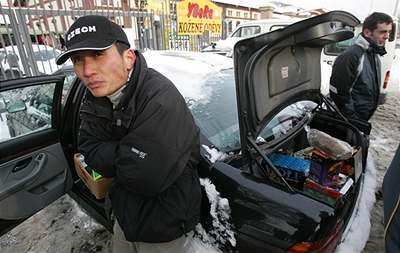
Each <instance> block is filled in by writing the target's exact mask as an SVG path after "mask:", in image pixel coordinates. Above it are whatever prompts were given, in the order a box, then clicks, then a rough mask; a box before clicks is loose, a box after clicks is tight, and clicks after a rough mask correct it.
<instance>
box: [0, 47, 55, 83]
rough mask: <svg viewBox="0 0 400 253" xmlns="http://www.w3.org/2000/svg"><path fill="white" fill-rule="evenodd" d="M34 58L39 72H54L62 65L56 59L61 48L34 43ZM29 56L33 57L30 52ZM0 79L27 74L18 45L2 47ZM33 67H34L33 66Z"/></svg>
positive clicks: (0, 51)
mask: <svg viewBox="0 0 400 253" xmlns="http://www.w3.org/2000/svg"><path fill="white" fill-rule="evenodd" d="M32 49H33V55H32V57H33V59H34V62H35V64H36V66H37V69H38V71H39V73H41V74H52V73H54V72H55V71H56V70H57V69H59V68H60V67H59V66H58V65H57V64H56V62H55V60H56V58H57V56H58V55H59V54H60V53H61V51H60V50H58V49H55V48H53V47H51V46H47V45H39V44H33V45H32ZM28 57H31V56H30V55H29V54H28ZM0 66H1V68H2V70H1V71H0V80H4V79H11V78H17V77H22V76H25V75H26V72H27V71H26V70H25V68H24V65H23V64H22V59H21V56H20V52H19V51H18V47H17V46H7V47H5V48H0ZM31 68H32V67H31Z"/></svg>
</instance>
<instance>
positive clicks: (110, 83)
mask: <svg viewBox="0 0 400 253" xmlns="http://www.w3.org/2000/svg"><path fill="white" fill-rule="evenodd" d="M135 59H136V56H135V53H134V52H133V51H132V50H131V49H129V50H126V51H125V52H123V54H122V55H120V54H119V52H118V50H117V47H116V46H115V45H113V46H112V47H110V48H108V49H106V50H102V51H94V50H84V51H79V52H77V53H75V54H74V55H72V56H71V60H72V63H73V64H74V70H75V73H76V75H77V76H78V77H79V79H81V80H82V81H83V83H84V84H85V86H86V87H87V88H88V89H89V91H90V92H91V93H92V94H93V96H95V97H104V96H109V95H111V94H113V93H114V92H115V91H117V90H118V89H119V88H121V87H122V85H124V84H125V83H126V80H127V79H128V75H129V71H130V70H131V69H132V67H133V64H134V62H135Z"/></svg>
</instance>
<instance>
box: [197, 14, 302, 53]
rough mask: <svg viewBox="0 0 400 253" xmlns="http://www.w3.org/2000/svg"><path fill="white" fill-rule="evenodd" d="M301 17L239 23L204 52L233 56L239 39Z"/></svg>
mask: <svg viewBox="0 0 400 253" xmlns="http://www.w3.org/2000/svg"><path fill="white" fill-rule="evenodd" d="M300 20H301V19H296V18H292V19H259V20H254V21H247V22H244V23H241V24H239V25H238V26H237V27H236V28H235V29H234V30H233V31H232V33H231V34H230V35H229V36H228V37H227V38H226V39H224V40H219V41H216V42H213V43H211V45H210V46H208V47H206V48H204V49H203V50H202V52H214V53H218V54H222V55H226V56H232V50H233V46H234V45H235V44H236V42H238V41H239V40H242V39H245V38H249V37H254V36H256V35H258V34H261V33H267V32H271V31H274V30H277V29H280V28H283V27H285V26H287V25H290V24H293V23H295V22H298V21H300Z"/></svg>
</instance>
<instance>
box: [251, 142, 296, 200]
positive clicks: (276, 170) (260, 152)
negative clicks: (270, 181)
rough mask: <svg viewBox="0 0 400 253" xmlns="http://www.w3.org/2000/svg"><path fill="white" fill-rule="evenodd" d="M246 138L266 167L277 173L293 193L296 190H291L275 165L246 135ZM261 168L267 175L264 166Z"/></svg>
mask: <svg viewBox="0 0 400 253" xmlns="http://www.w3.org/2000/svg"><path fill="white" fill-rule="evenodd" d="M247 140H248V142H249V143H250V144H251V146H252V147H253V148H254V149H255V150H256V151H257V153H258V154H259V155H260V156H261V157H262V158H263V160H264V161H265V162H266V163H267V165H268V167H270V168H271V169H272V171H273V172H274V173H275V175H277V176H278V177H279V178H280V179H281V181H282V182H283V184H284V185H285V186H286V187H287V188H288V189H289V191H291V192H292V193H295V192H296V191H295V190H293V188H292V187H291V186H290V185H289V184H288V182H287V181H286V180H285V178H283V176H282V175H281V173H280V172H279V170H278V169H277V168H276V167H275V165H273V164H272V162H271V160H270V159H269V158H268V157H267V156H266V155H265V154H264V153H263V152H262V151H261V149H260V148H259V147H258V145H257V144H256V143H255V142H254V141H253V140H252V139H251V138H250V137H247ZM261 169H262V170H263V173H264V174H266V175H268V174H267V172H266V171H265V169H264V166H261Z"/></svg>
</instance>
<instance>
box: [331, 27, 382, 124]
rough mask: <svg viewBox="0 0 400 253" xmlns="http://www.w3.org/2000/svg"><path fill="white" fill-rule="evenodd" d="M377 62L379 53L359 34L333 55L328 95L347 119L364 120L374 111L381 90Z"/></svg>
mask: <svg viewBox="0 0 400 253" xmlns="http://www.w3.org/2000/svg"><path fill="white" fill-rule="evenodd" d="M380 65H381V63H380V59H379V56H378V55H377V54H376V53H374V52H373V50H372V48H371V47H370V44H369V42H368V41H367V40H366V39H365V38H364V37H363V36H361V35H359V36H358V38H357V39H356V42H355V44H354V45H352V46H350V47H349V48H348V49H347V50H346V51H345V52H344V53H343V54H341V55H340V56H338V57H337V58H336V60H335V63H334V65H333V68H332V75H331V80H330V87H329V91H330V97H331V98H332V100H333V101H334V102H335V104H336V105H337V106H338V108H339V109H340V111H341V112H342V113H343V114H344V115H345V116H347V117H348V118H351V119H356V120H360V121H364V122H367V121H368V120H369V119H370V118H371V116H372V115H373V113H374V112H375V110H376V108H377V106H378V100H379V93H380V80H381V74H380V73H381V72H380V70H381V66H380Z"/></svg>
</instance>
